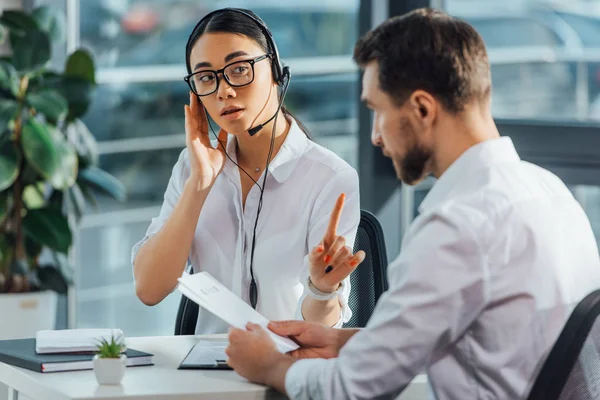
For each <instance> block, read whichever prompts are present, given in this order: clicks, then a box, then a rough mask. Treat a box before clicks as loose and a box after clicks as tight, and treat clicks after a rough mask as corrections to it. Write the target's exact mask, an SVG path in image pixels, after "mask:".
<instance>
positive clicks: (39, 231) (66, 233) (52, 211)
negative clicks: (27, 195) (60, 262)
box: [23, 207, 73, 253]
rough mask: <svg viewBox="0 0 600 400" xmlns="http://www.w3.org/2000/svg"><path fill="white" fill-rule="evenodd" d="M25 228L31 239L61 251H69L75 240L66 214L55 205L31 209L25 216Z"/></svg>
mask: <svg viewBox="0 0 600 400" xmlns="http://www.w3.org/2000/svg"><path fill="white" fill-rule="evenodd" d="M23 230H24V231H25V234H26V235H27V236H29V237H30V238H31V239H33V240H35V241H36V242H38V243H41V244H42V245H44V246H47V247H49V248H50V249H52V250H55V251H58V252H60V253H67V252H68V251H69V247H71V243H72V240H73V239H72V235H71V229H70V228H69V223H68V221H67V218H66V216H64V215H63V214H62V213H61V211H60V209H58V208H55V207H47V208H40V209H38V210H29V211H28V212H27V214H26V215H25V217H24V218H23Z"/></svg>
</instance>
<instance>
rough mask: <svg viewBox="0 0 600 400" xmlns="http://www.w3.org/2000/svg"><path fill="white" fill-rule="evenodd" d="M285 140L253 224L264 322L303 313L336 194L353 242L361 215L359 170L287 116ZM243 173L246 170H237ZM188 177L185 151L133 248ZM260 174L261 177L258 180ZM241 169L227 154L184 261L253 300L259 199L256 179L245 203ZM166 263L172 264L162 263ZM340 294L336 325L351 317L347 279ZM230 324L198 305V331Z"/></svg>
mask: <svg viewBox="0 0 600 400" xmlns="http://www.w3.org/2000/svg"><path fill="white" fill-rule="evenodd" d="M291 122H292V123H291V127H290V130H289V133H288V136H287V138H286V139H285V142H284V143H283V145H282V147H281V149H280V150H279V152H278V153H277V155H276V157H275V158H274V159H273V161H272V162H271V165H270V166H269V175H268V176H267V183H266V185H265V192H264V195H263V206H262V210H261V212H260V216H259V219H258V226H257V229H256V248H255V253H254V266H253V270H254V277H255V279H256V282H257V285H258V303H257V311H258V312H260V313H261V314H262V315H264V316H265V317H266V318H267V319H269V320H286V319H302V312H301V305H302V301H303V300H304V298H305V296H306V294H307V291H308V289H307V288H306V280H307V278H308V253H309V252H310V250H311V249H312V248H313V247H314V246H316V245H317V244H318V243H319V242H320V241H321V240H322V238H323V236H324V234H325V231H326V229H327V225H328V223H329V218H330V216H331V212H332V210H333V207H334V205H335V203H336V200H337V198H338V196H339V195H340V194H341V193H345V194H346V203H345V206H344V210H343V213H342V217H341V220H340V225H339V228H338V235H342V236H344V237H345V238H346V244H347V245H348V246H350V247H351V248H352V247H353V244H354V238H355V235H356V231H357V229H358V224H359V221H360V204H359V189H358V175H357V173H356V171H355V170H354V168H352V167H351V166H350V165H349V164H347V163H346V162H345V161H344V160H342V159H341V158H340V157H338V156H337V155H336V154H334V153H333V152H331V151H329V150H327V149H325V148H324V147H322V146H320V145H318V144H316V143H315V142H312V141H310V140H309V139H308V138H307V137H306V135H305V134H304V132H302V130H301V129H300V128H299V126H298V125H297V124H296V122H295V121H294V120H293V119H292V121H291ZM235 149H236V141H235V137H234V136H231V135H230V137H229V142H228V144H227V153H228V155H229V156H230V157H231V158H232V159H233V160H236V158H235V153H236V152H235ZM242 173H243V172H242ZM189 175H190V163H189V159H188V152H187V149H184V150H183V151H182V153H181V155H180V157H179V160H178V161H177V163H176V164H175V166H174V167H173V172H172V175H171V178H170V180H169V184H168V187H167V189H166V192H165V195H164V202H163V204H162V207H161V210H160V214H159V215H158V217H156V218H153V219H152V222H151V224H150V226H149V228H148V230H147V232H146V235H145V237H144V238H143V239H142V240H141V241H140V242H139V243H137V244H136V245H135V246H134V247H133V250H132V254H131V262H132V264H133V261H134V260H135V257H136V255H137V253H138V251H139V249H140V247H141V246H142V245H143V244H144V243H145V242H146V241H147V240H148V239H149V238H150V237H152V236H153V235H155V234H156V233H157V232H158V231H159V230H160V229H161V227H162V226H163V224H164V223H165V221H166V220H167V219H168V218H169V215H170V214H171V212H172V210H173V208H174V207H175V206H176V204H177V202H178V200H179V196H180V195H181V193H182V191H183V187H184V184H185V182H186V180H187V178H188V177H189ZM262 181H263V177H262V176H261V178H260V179H259V180H258V182H259V184H262ZM241 193H242V190H241V184H240V171H239V170H238V168H237V167H236V165H234V164H233V163H232V162H231V161H230V160H227V161H226V163H225V166H224V168H223V171H222V173H221V174H220V175H219V176H218V177H217V180H216V182H215V184H214V186H213V188H212V189H211V191H210V193H209V195H208V197H207V199H206V202H205V203H204V206H203V208H202V211H201V213H200V218H199V220H198V225H197V227H196V232H195V236H194V240H193V242H192V247H191V250H190V254H189V256H188V262H189V263H191V265H192V266H193V268H194V272H198V271H207V272H209V273H210V274H211V275H212V276H214V277H215V278H216V279H218V280H219V281H220V282H221V283H222V284H223V285H225V286H226V287H227V288H229V289H230V290H231V291H233V292H234V293H235V294H237V295H238V296H239V297H241V298H242V299H243V300H244V301H246V302H247V303H250V301H249V296H248V290H249V286H250V251H251V247H252V233H253V228H254V221H255V218H256V212H257V208H258V201H259V198H260V189H259V188H258V187H257V186H256V185H255V186H254V187H253V188H252V189H251V190H250V192H249V193H248V196H247V198H246V204H245V207H244V208H243V207H242V197H241V196H242V194H241ZM163 267H164V268H177V267H178V266H176V265H168V264H167V265H164V266H163ZM343 285H344V289H343V290H342V292H341V293H340V295H339V299H340V303H341V304H342V317H341V318H340V320H339V321H338V323H337V324H336V326H341V325H342V324H343V323H344V322H346V321H348V320H349V319H350V317H351V315H352V312H351V310H350V309H349V307H348V306H347V301H348V295H349V294H350V280H349V279H346V280H344V282H343ZM228 328H229V327H228V325H227V324H226V323H225V322H223V321H222V320H220V319H219V318H218V317H215V316H214V315H212V314H211V313H209V312H208V311H206V310H204V309H200V312H199V315H198V323H197V325H196V333H198V334H200V333H225V332H227V330H228Z"/></svg>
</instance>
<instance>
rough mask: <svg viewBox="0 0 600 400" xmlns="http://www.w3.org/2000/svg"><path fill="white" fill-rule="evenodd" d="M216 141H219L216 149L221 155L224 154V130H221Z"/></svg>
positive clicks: (225, 143)
mask: <svg viewBox="0 0 600 400" xmlns="http://www.w3.org/2000/svg"><path fill="white" fill-rule="evenodd" d="M217 140H218V141H219V142H218V143H217V149H218V150H219V151H220V152H221V153H223V154H225V149H226V148H227V131H226V130H225V129H221V131H220V132H219V137H218V138H217Z"/></svg>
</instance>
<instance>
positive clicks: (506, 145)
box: [419, 136, 520, 213]
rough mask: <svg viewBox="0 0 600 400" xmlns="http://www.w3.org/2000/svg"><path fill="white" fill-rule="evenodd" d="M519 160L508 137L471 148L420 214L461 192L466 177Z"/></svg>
mask: <svg viewBox="0 0 600 400" xmlns="http://www.w3.org/2000/svg"><path fill="white" fill-rule="evenodd" d="M519 160H520V157H519V155H518V154H517V151H516V149H515V146H514V144H513V142H512V139H511V138H509V137H507V136H504V137H501V138H497V139H490V140H485V141H483V142H481V143H478V144H476V145H474V146H472V147H470V148H469V149H467V150H466V151H465V152H464V153H463V154H462V155H461V156H460V157H458V159H456V161H454V162H453V163H452V164H451V165H450V167H448V169H447V170H446V171H445V172H444V173H443V174H442V176H440V178H439V179H438V180H437V182H436V183H435V184H434V185H433V187H432V188H431V190H430V191H429V193H428V194H427V196H425V199H423V201H422V202H421V205H420V206H419V212H420V213H422V212H423V211H426V210H429V209H431V208H433V207H435V206H437V205H439V204H440V203H442V202H443V201H445V200H447V199H448V198H450V197H451V195H452V194H453V193H454V192H455V191H457V190H460V183H461V182H462V181H464V179H465V176H467V175H469V174H470V173H473V172H474V171H475V170H476V169H482V168H485V167H489V166H491V165H494V164H501V163H505V162H515V161H519Z"/></svg>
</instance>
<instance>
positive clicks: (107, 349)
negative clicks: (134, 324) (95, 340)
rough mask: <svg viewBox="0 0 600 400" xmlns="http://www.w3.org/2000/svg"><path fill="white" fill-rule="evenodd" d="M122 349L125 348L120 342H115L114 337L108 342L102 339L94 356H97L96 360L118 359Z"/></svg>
mask: <svg viewBox="0 0 600 400" xmlns="http://www.w3.org/2000/svg"><path fill="white" fill-rule="evenodd" d="M124 347H125V346H124V345H123V344H122V343H121V342H120V341H117V340H116V339H115V338H114V336H112V337H111V339H110V341H108V340H106V339H104V338H103V339H102V340H100V343H99V344H98V349H97V351H96V354H97V355H98V358H120V357H121V352H122V351H123V350H124Z"/></svg>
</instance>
